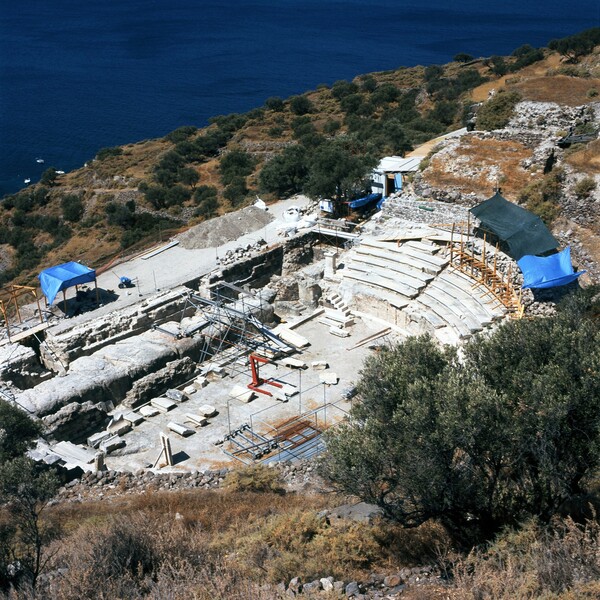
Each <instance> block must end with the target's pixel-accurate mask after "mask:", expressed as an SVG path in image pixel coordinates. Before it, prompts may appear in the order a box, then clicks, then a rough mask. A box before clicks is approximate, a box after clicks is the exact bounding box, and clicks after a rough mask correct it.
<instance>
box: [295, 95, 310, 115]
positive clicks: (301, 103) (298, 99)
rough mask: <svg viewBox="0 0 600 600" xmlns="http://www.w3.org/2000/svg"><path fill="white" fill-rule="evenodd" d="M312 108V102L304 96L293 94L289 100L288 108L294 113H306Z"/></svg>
mask: <svg viewBox="0 0 600 600" xmlns="http://www.w3.org/2000/svg"><path fill="white" fill-rule="evenodd" d="M313 109H314V107H313V103H312V102H311V101H310V100H309V99H308V98H307V97H306V96H294V97H293V98H292V99H291V100H290V110H291V111H292V112H293V113H294V114H295V115H299V116H302V115H306V114H308V113H310V112H312V111H313Z"/></svg>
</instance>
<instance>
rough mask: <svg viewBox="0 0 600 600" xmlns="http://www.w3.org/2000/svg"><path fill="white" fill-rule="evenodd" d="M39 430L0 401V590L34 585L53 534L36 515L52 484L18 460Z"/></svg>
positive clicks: (51, 479)
mask: <svg viewBox="0 0 600 600" xmlns="http://www.w3.org/2000/svg"><path fill="white" fill-rule="evenodd" d="M40 432H41V427H40V425H39V423H38V422H36V421H33V420H32V419H30V418H29V417H28V416H27V415H26V414H25V413H24V412H23V411H22V410H20V409H19V408H17V407H16V406H13V405H12V404H9V403H8V402H6V401H4V400H0V508H1V507H2V506H3V508H4V510H3V511H2V513H0V590H1V589H7V588H8V587H10V586H11V585H17V584H18V583H19V582H20V581H22V580H25V581H26V582H27V583H29V584H30V585H31V586H32V587H35V585H36V583H37V580H38V577H39V575H40V573H41V571H42V569H43V568H44V566H45V563H46V555H45V547H46V544H47V542H48V541H49V540H50V539H51V538H52V537H53V534H54V530H53V528H52V527H51V526H50V525H49V524H48V523H47V522H45V521H44V520H43V519H42V513H43V511H44V509H45V508H46V506H47V505H48V502H49V500H50V499H51V498H52V497H53V496H54V494H55V493H56V490H57V488H58V480H57V478H56V476H55V475H54V473H52V472H48V471H42V470H38V468H37V467H36V465H35V463H34V462H33V461H32V460H31V459H29V458H27V457H25V456H23V454H24V453H25V452H26V450H27V449H28V448H30V447H31V446H32V444H33V440H34V439H35V438H36V437H37V436H38V435H39V434H40Z"/></svg>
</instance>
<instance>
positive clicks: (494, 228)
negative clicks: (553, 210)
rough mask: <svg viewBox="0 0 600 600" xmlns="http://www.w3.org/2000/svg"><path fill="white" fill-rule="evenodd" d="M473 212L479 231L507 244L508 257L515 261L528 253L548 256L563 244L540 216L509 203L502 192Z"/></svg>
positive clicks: (475, 208)
mask: <svg viewBox="0 0 600 600" xmlns="http://www.w3.org/2000/svg"><path fill="white" fill-rule="evenodd" d="M471 213H472V214H473V215H475V216H476V217H477V218H478V219H479V221H480V223H481V225H480V227H479V229H480V230H481V231H484V232H489V233H492V234H494V235H495V236H496V237H497V238H498V239H499V240H500V241H501V242H504V243H505V244H506V246H507V249H506V251H507V254H508V255H509V256H511V257H512V258H514V259H515V260H519V259H520V258H521V257H522V256H525V255H527V254H529V255H540V254H544V253H546V252H549V251H551V250H555V249H556V248H557V247H558V245H559V244H558V241H557V240H556V238H555V237H554V236H553V235H552V234H551V233H550V231H549V230H548V228H547V227H546V226H545V225H544V223H543V221H542V220H541V219H540V218H539V217H538V216H536V215H534V214H533V213H530V212H529V211H527V210H525V209H524V208H521V207H520V206H518V205H516V204H514V203H513V202H509V201H508V200H506V198H503V197H502V196H501V195H500V193H499V192H496V194H495V195H494V196H492V197H491V198H490V199H489V200H485V201H484V202H482V203H481V204H478V205H477V206H475V207H474V208H472V209H471Z"/></svg>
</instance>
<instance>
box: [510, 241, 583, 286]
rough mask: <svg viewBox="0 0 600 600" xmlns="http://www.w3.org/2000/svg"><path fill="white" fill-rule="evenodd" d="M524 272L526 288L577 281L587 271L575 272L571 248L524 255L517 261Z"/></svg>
mask: <svg viewBox="0 0 600 600" xmlns="http://www.w3.org/2000/svg"><path fill="white" fill-rule="evenodd" d="M517 264H518V265H519V268H520V269H521V272H522V273H523V287H524V288H551V287H558V286H559V285H566V284H567V283H571V282H572V281H575V279H577V278H578V277H579V276H580V275H583V273H585V271H579V272H577V273H575V271H574V269H573V265H572V264H571V248H565V249H564V250H562V251H561V252H557V253H556V254H551V255H550V256H530V255H526V256H523V257H522V258H521V259H520V260H519V261H518V263H517Z"/></svg>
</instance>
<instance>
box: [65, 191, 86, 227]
mask: <svg viewBox="0 0 600 600" xmlns="http://www.w3.org/2000/svg"><path fill="white" fill-rule="evenodd" d="M61 206H62V213H63V218H64V220H65V221H71V222H72V223H75V222H77V221H79V220H80V219H81V217H82V216H83V210H84V206H83V202H82V201H81V198H80V197H79V196H75V195H74V194H69V195H68V196H64V197H63V199H62V201H61Z"/></svg>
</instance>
